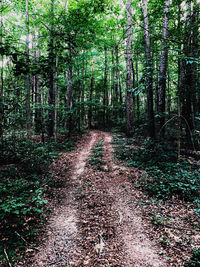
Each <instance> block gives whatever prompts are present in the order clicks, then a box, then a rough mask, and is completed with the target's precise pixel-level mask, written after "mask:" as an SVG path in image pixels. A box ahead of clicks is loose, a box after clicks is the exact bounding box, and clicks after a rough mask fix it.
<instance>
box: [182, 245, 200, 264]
mask: <svg viewBox="0 0 200 267" xmlns="http://www.w3.org/2000/svg"><path fill="white" fill-rule="evenodd" d="M184 266H185V267H199V266H200V249H194V250H193V254H192V257H191V259H190V260H189V261H186V262H185V265H184Z"/></svg>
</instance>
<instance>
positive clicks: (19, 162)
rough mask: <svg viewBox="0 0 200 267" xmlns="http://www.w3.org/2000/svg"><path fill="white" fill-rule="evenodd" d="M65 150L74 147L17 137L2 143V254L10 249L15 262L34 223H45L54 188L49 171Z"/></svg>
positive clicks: (10, 254)
mask: <svg viewBox="0 0 200 267" xmlns="http://www.w3.org/2000/svg"><path fill="white" fill-rule="evenodd" d="M63 148H67V149H72V148H73V143H71V142H66V143H63V144H60V143H55V142H49V143H45V144H41V143H31V142H30V141H28V140H27V139H19V138H17V137H13V136H12V137H8V138H5V139H4V140H3V141H2V142H1V143H0V150H1V153H0V165H1V171H0V196H1V197H0V251H3V249H4V248H6V249H7V253H8V256H9V258H10V260H11V261H14V260H16V259H17V258H18V257H19V255H20V253H21V252H22V251H23V249H24V247H25V245H26V242H25V241H24V240H26V239H27V238H29V237H30V235H31V233H32V232H33V228H32V227H34V223H33V222H36V220H38V221H41V220H40V218H41V219H42V213H43V211H44V209H45V206H46V204H47V200H46V199H45V198H44V193H45V192H46V190H47V186H46V185H48V186H49V187H50V186H54V183H53V182H51V181H52V177H51V175H50V173H49V172H48V168H49V165H50V164H51V162H52V160H53V159H55V158H57V157H58V154H57V151H59V150H62V149H63ZM29 222H30V223H29ZM17 233H18V234H19V235H18V234H17ZM4 260H5V257H4V253H0V262H1V261H4Z"/></svg>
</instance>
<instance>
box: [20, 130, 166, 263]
mask: <svg viewBox="0 0 200 267" xmlns="http://www.w3.org/2000/svg"><path fill="white" fill-rule="evenodd" d="M111 143H112V136H111V134H110V133H107V132H100V131H92V132H90V134H88V135H85V136H84V137H83V139H82V141H81V142H80V144H79V146H78V149H77V150H76V151H73V152H70V153H69V152H68V153H63V154H62V156H61V158H60V159H59V161H58V162H55V163H54V164H53V165H52V169H53V171H55V172H56V173H57V174H58V173H60V174H59V175H60V176H61V177H62V180H63V184H62V186H61V188H60V195H61V198H60V202H59V203H57V205H56V206H55V208H54V211H53V212H52V216H51V218H50V220H49V222H48V225H47V227H46V231H45V235H44V236H43V239H42V242H41V245H40V246H39V247H38V248H37V251H38V253H36V255H35V256H34V257H33V259H32V260H31V262H29V263H27V262H26V266H33V267H39V266H44V267H46V266H60V267H61V266H65V267H66V266H91V267H93V266H99V267H100V266H102V267H103V266H104V267H106V266H122V267H123V266H124V267H131V266H132V267H133V266H134V267H139V266H148V267H151V266H152V267H153V266H155V267H157V266H163V267H164V266H169V265H168V264H167V262H166V260H165V257H164V254H163V252H162V251H161V248H159V247H157V245H156V243H155V242H154V241H153V240H151V239H150V238H149V236H148V229H149V227H151V226H150V225H148V223H147V222H146V221H145V220H144V218H143V216H142V214H141V211H140V209H139V208H138V196H137V192H136V191H135V189H134V186H133V185H132V183H131V182H130V181H129V179H128V177H129V175H136V173H135V174H134V170H132V173H131V174H130V170H128V169H126V168H125V167H122V166H119V165H117V163H115V162H114V158H113V148H112V144H111ZM91 159H93V161H92V162H93V163H92V164H90V163H91ZM69 162H70V164H69ZM68 165H69V168H68V167H66V166H68ZM160 255H163V256H162V257H161V256H160ZM24 266H25V265H24Z"/></svg>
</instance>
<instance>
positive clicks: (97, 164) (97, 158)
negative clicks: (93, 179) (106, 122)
mask: <svg viewBox="0 0 200 267" xmlns="http://www.w3.org/2000/svg"><path fill="white" fill-rule="evenodd" d="M102 150H103V141H99V142H98V144H97V145H96V146H95V147H93V149H92V151H93V153H92V155H91V156H90V159H89V164H90V165H91V166H93V168H94V169H96V170H100V171H102V170H103V167H102V165H104V164H105V162H104V160H103V159H102V157H103V153H102V152H99V151H102Z"/></svg>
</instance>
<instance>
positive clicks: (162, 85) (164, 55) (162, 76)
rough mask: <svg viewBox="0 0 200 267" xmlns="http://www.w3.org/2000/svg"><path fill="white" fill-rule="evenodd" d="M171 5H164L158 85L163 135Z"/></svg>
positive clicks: (160, 128)
mask: <svg viewBox="0 0 200 267" xmlns="http://www.w3.org/2000/svg"><path fill="white" fill-rule="evenodd" d="M169 7H170V0H166V1H165V7H164V18H163V30H162V44H161V57H160V73H159V85H158V113H159V123H158V130H159V132H160V131H161V130H162V135H164V129H162V128H163V126H164V124H165V95H166V75H167V59H168V49H167V37H168V24H169Z"/></svg>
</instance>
